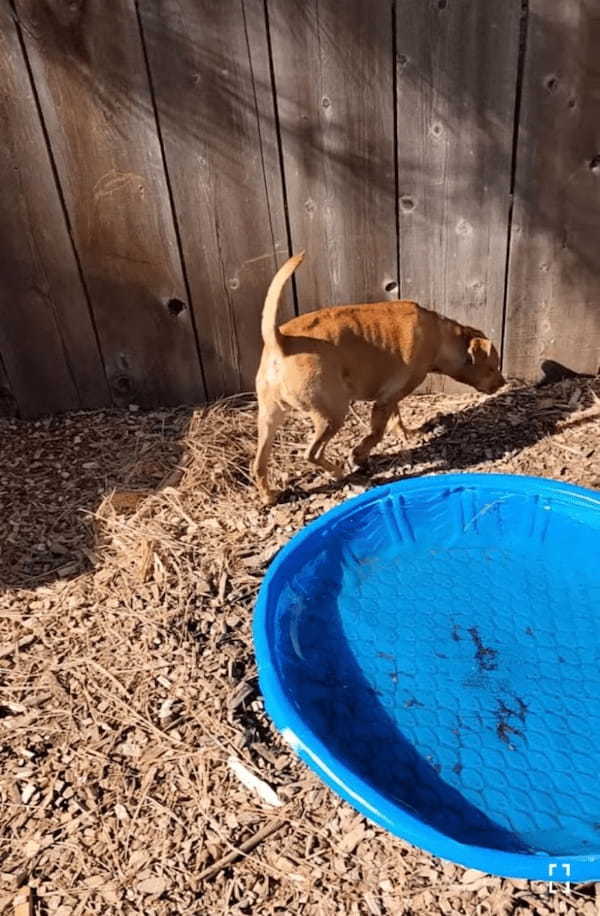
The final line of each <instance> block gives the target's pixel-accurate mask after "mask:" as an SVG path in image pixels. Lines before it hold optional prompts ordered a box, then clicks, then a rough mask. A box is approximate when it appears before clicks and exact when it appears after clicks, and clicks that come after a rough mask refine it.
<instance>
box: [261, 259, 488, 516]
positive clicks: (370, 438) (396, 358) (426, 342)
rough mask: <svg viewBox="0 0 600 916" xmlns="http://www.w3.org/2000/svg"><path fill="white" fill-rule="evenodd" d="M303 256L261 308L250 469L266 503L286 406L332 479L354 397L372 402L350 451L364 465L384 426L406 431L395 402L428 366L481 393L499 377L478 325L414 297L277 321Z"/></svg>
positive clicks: (288, 266) (311, 455)
mask: <svg viewBox="0 0 600 916" xmlns="http://www.w3.org/2000/svg"><path fill="white" fill-rule="evenodd" d="M303 258H304V252H302V253H301V254H297V255H295V256H294V257H293V258H290V259H289V260H288V261H286V263H285V264H284V265H283V266H282V267H281V268H280V269H279V270H278V271H277V273H276V274H275V276H274V278H273V280H272V281H271V285H270V286H269V290H268V292H267V297H266V299H265V305H264V309H263V315H262V325H261V331H262V338H263V343H264V349H263V353H262V358H261V361H260V367H259V370H258V374H257V376H256V393H257V395H258V448H257V453H256V459H255V462H254V468H253V470H254V477H255V479H256V483H257V485H258V488H259V490H260V492H261V495H262V497H263V501H264V502H266V503H272V502H274V500H275V499H276V496H277V494H276V493H275V492H273V491H272V490H271V489H270V488H269V485H268V480H267V464H268V461H269V454H270V452H271V447H272V445H273V438H274V436H275V432H276V430H277V428H278V426H279V425H280V424H281V422H282V421H283V419H284V417H285V415H286V413H288V412H289V411H290V410H299V411H302V412H303V413H307V414H308V415H309V416H310V417H311V418H312V421H313V424H314V438H313V440H312V442H311V443H310V445H309V446H308V449H307V451H306V458H307V459H308V460H309V461H310V462H311V463H312V464H315V465H318V466H319V467H321V468H324V469H325V470H327V471H330V472H331V473H333V474H335V475H336V476H338V477H339V476H341V475H342V474H343V469H342V467H341V466H339V465H335V464H332V463H331V462H329V461H327V459H326V458H325V448H326V446H327V443H328V442H329V440H330V439H332V438H333V436H335V434H336V433H337V431H338V430H339V429H340V427H341V426H342V423H343V422H344V419H345V417H346V413H347V411H348V408H349V406H350V403H351V401H374V404H373V411H372V413H371V432H370V433H369V435H367V436H365V438H364V439H363V440H362V441H361V442H359V444H358V445H357V446H356V448H355V449H354V451H353V457H354V460H355V461H356V462H357V463H361V462H364V461H365V460H366V458H367V457H368V455H369V453H370V452H371V449H373V448H374V447H375V446H376V445H377V444H378V442H380V440H381V439H382V438H383V435H384V433H385V431H386V428H387V427H388V426H389V425H394V426H399V427H400V428H401V429H402V430H403V431H404V432H406V430H404V427H403V425H402V420H401V419H400V413H399V409H398V402H399V401H400V400H401V399H402V398H405V397H406V396H407V395H408V394H410V393H411V391H414V390H415V388H417V387H418V386H419V385H420V384H421V382H423V380H424V379H425V377H426V375H427V374H428V373H429V372H437V373H441V374H442V375H449V376H450V377H451V378H453V379H456V380H457V381H459V382H464V383H465V384H467V385H471V386H472V387H473V388H476V389H477V390H478V391H483V392H484V393H486V394H493V393H494V392H495V391H497V390H498V389H499V388H500V387H501V386H502V385H504V384H505V381H504V378H503V377H502V374H501V372H500V369H499V359H498V353H497V351H496V348H495V347H494V345H493V344H492V342H491V341H490V340H488V338H487V337H485V335H484V334H482V332H481V331H477V330H475V328H468V327H464V326H463V325H461V324H458V322H456V321H452V320H450V319H449V318H444V317H442V315H438V314H437V313H436V312H432V311H429V310H428V309H424V308H421V307H420V306H419V305H417V304H416V303H415V302H375V303H372V304H368V305H340V306H335V307H332V308H325V309H321V310H320V311H316V312H309V313H308V314H305V315H299V316H298V317H297V318H292V320H291V321H288V322H286V324H284V325H282V326H281V327H280V328H278V327H277V307H278V304H279V298H280V295H281V291H282V289H283V287H284V285H285V283H286V281H287V280H288V279H289V278H290V277H291V275H292V274H293V272H294V271H295V269H296V268H297V267H298V265H299V264H300V263H301V261H302V260H303ZM390 421H392V424H390Z"/></svg>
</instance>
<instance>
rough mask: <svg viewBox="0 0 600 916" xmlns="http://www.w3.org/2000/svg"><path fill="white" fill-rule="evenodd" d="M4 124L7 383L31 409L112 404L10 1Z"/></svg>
mask: <svg viewBox="0 0 600 916" xmlns="http://www.w3.org/2000/svg"><path fill="white" fill-rule="evenodd" d="M0 124H1V125H2V127H1V130H2V141H1V142H0V276H1V278H2V279H1V282H0V351H1V353H2V359H3V362H4V369H5V373H6V377H5V380H4V382H3V383H2V384H3V387H8V388H9V390H10V391H11V392H12V395H13V396H14V398H16V400H17V403H18V407H19V410H20V412H21V414H22V415H23V416H27V417H33V416H38V415H40V414H44V413H55V412H60V411H65V410H70V409H75V408H79V407H99V406H102V405H105V404H107V403H109V402H110V397H109V393H108V389H107V385H106V379H105V376H104V368H103V366H102V360H101V358H100V353H99V350H98V345H97V341H96V337H95V334H94V328H93V326H92V321H91V317H90V314H89V309H88V305H87V302H86V297H85V292H84V289H83V286H82V283H81V279H80V276H79V273H78V268H77V263H76V259H75V256H74V253H73V248H72V245H71V241H70V239H69V233H68V229H67V224H66V221H65V216H64V212H63V210H62V207H61V202H60V197H59V193H58V189H57V186H56V183H55V181H54V176H53V174H52V168H51V163H50V159H49V156H48V150H47V147H46V143H45V140H44V134H43V130H42V125H41V122H40V119H39V115H38V111H37V108H36V104H35V99H34V95H33V91H32V87H31V84H30V80H29V75H28V72H27V67H26V63H25V59H24V57H23V54H22V49H21V46H20V42H19V37H18V34H17V29H16V27H15V23H14V21H13V18H12V15H11V12H10V7H9V5H8V4H2V5H0ZM3 374H4V373H3Z"/></svg>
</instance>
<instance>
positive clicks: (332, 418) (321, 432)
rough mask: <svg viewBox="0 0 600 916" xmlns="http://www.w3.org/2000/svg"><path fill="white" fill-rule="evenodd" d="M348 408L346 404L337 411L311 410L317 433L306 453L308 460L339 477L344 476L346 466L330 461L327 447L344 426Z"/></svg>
mask: <svg viewBox="0 0 600 916" xmlns="http://www.w3.org/2000/svg"><path fill="white" fill-rule="evenodd" d="M347 410H348V406H347V405H345V406H344V408H343V410H339V411H337V412H335V413H334V412H327V413H326V412H325V411H322V410H317V409H313V410H312V411H311V417H312V421H313V425H314V428H315V433H314V437H313V440H312V442H311V443H310V445H309V446H308V448H307V450H306V455H305V458H306V460H307V461H310V463H311V464H315V465H317V467H320V468H323V470H324V471H328V472H329V473H330V474H333V475H334V476H335V477H338V478H339V477H342V476H343V474H344V467H343V465H341V464H334V463H333V462H332V461H328V460H327V458H326V457H325V449H326V448H327V443H328V442H330V441H331V439H333V437H334V436H335V434H336V433H337V432H338V431H339V430H340V429H341V428H342V425H343V423H344V420H345V418H346V412H347Z"/></svg>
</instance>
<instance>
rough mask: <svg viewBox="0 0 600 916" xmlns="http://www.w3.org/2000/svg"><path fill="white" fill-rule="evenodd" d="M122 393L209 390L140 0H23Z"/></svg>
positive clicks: (39, 81)
mask: <svg viewBox="0 0 600 916" xmlns="http://www.w3.org/2000/svg"><path fill="white" fill-rule="evenodd" d="M17 10H18V12H19V15H20V17H21V19H22V22H23V30H24V35H25V43H26V48H27V52H28V55H29V59H30V61H31V67H32V71H33V74H34V77H35V82H36V86H37V91H38V94H39V99H40V103H41V108H42V111H43V115H44V118H45V122H46V125H47V131H48V136H49V139H50V142H51V145H52V150H53V154H54V157H55V161H56V167H57V171H58V175H59V178H60V182H61V185H62V189H63V193H64V198H65V202H66V206H67V210H68V213H69V216H70V220H71V225H72V230H73V236H74V240H75V244H76V247H77V250H78V252H79V257H80V260H81V265H82V269H83V276H84V279H85V283H86V286H87V289H88V292H89V297H90V301H91V305H92V310H93V314H94V318H95V322H96V327H97V329H98V335H99V339H100V344H101V348H102V352H103V356H104V361H105V365H106V370H107V376H108V380H109V383H110V387H111V392H112V396H113V399H115V400H116V401H117V402H118V403H128V402H132V401H133V402H136V403H138V404H140V405H142V406H146V405H147V406H150V405H152V406H154V405H156V404H177V403H193V402H197V401H200V400H201V399H202V398H203V396H204V388H203V382H202V374H201V366H200V363H199V359H198V351H197V344H196V339H195V332H194V327H193V321H192V317H191V310H190V308H189V303H188V302H187V294H186V288H185V283H184V278H183V275H182V267H181V261H180V256H179V251H178V246H177V240H176V234H175V229H174V224H173V218H172V211H171V206H170V201H169V194H168V188H167V183H166V180H165V174H164V170H163V162H162V156H161V150H160V144H159V140H158V136H157V132H156V123H155V117H154V111H153V107H152V102H151V96H150V92H149V87H148V80H147V72H146V68H145V61H144V54H143V49H142V44H141V40H140V32H139V25H138V21H137V16H136V10H135V4H134V2H133V0H114V2H111V4H110V5H108V4H106V3H105V2H104V0H86V2H82V0H74V2H71V3H68V4H67V3H63V2H62V0H44V2H38V0H17Z"/></svg>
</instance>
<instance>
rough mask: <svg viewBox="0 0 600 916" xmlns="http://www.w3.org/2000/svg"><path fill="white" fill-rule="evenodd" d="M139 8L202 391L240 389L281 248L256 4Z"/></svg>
mask: <svg viewBox="0 0 600 916" xmlns="http://www.w3.org/2000/svg"><path fill="white" fill-rule="evenodd" d="M140 9H141V16H142V25H143V31H144V36H145V42H146V47H147V49H148V59H149V62H150V68H151V73H152V82H153V86H154V90H155V93H156V102H157V109H158V113H159V122H160V127H161V133H162V137H163V141H164V148H165V156H166V161H167V164H168V169H169V175H170V177H171V181H172V187H173V197H174V201H175V208H176V212H177V216H178V224H179V228H180V232H181V238H182V246H183V250H184V255H185V260H186V264H187V268H188V276H189V281H190V288H191V290H192V298H193V300H194V302H195V303H196V309H197V312H196V315H197V318H196V320H197V326H198V333H199V340H200V348H201V352H202V354H203V362H204V367H205V373H206V378H207V385H208V389H209V392H210V394H211V395H213V396H218V395H221V394H229V393H232V392H235V391H239V390H240V389H241V390H249V389H251V388H252V387H253V386H254V376H255V374H256V369H257V366H258V359H259V354H260V350H261V347H262V343H261V339H260V330H259V328H260V314H261V310H262V304H263V301H264V296H265V293H266V289H267V286H268V283H269V281H270V279H271V277H272V275H273V272H274V269H275V267H276V253H277V252H278V253H279V255H280V256H285V255H287V253H288V240H287V235H286V229H285V220H284V211H283V202H282V192H281V186H280V175H279V161H278V153H277V138H276V130H275V123H274V112H273V100H272V93H271V86H270V75H269V69H268V50H267V40H266V34H265V24H264V11H263V5H262V3H260V2H258V0H244V2H240V0H160V2H159V0H141V4H140ZM283 314H284V310H282V316H283ZM288 314H291V310H290V306H289V300H288Z"/></svg>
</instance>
